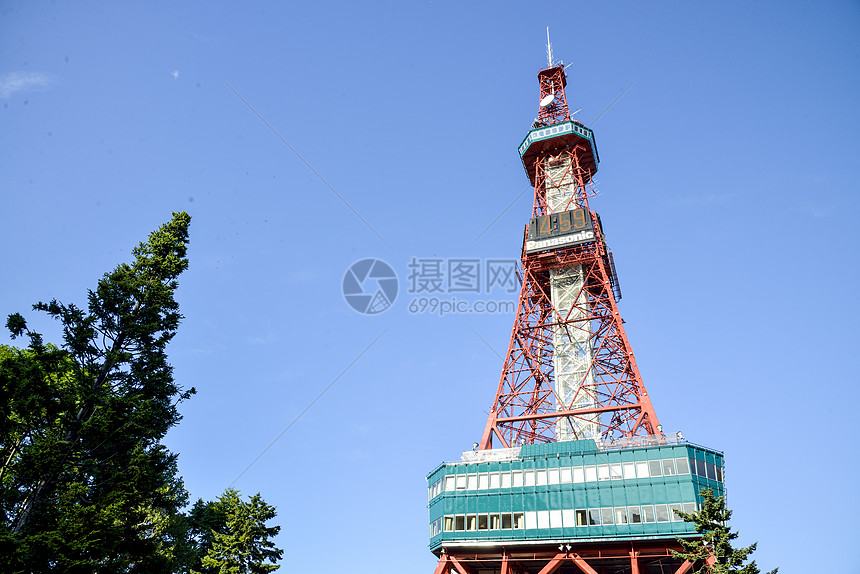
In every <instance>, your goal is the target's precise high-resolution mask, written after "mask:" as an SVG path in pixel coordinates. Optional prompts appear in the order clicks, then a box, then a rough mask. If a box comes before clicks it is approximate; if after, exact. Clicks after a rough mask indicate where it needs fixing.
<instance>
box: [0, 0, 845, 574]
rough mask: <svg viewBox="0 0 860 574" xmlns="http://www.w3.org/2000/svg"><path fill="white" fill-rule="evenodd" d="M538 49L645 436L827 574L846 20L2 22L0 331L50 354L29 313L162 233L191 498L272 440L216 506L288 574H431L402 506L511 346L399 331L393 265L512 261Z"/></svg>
mask: <svg viewBox="0 0 860 574" xmlns="http://www.w3.org/2000/svg"><path fill="white" fill-rule="evenodd" d="M546 26H550V28H551V34H552V40H553V48H554V53H555V55H556V57H557V58H560V59H563V60H564V61H565V62H566V63H570V62H573V65H572V66H571V67H570V68H568V78H569V83H568V88H567V98H568V102H569V103H570V105H571V107H572V109H574V110H575V109H580V108H581V110H582V111H581V112H579V114H578V116H577V117H578V118H580V119H581V120H582V121H583V122H584V123H585V124H586V125H589V126H590V127H592V128H593V129H594V131H595V134H596V139H597V145H598V149H599V152H600V157H601V163H600V170H599V172H598V177H597V188H598V189H599V191H600V194H599V196H598V197H597V198H595V200H594V201H593V202H592V206H593V207H594V208H595V209H596V210H597V211H599V212H600V214H601V217H602V221H603V223H604V226H605V228H606V230H607V236H608V241H609V244H610V246H611V247H612V249H613V251H614V253H615V259H616V263H617V267H618V273H619V277H620V283H621V287H622V291H623V293H624V298H623V300H622V301H621V304H620V309H621V313H622V315H623V316H624V318H625V320H626V328H627V334H628V336H629V338H630V341H631V344H632V345H633V349H634V351H635V353H636V357H637V362H638V364H639V367H640V370H641V371H642V374H643V378H644V381H645V385H646V387H647V388H648V390H649V393H650V395H651V398H652V401H653V403H654V406H655V409H656V410H657V414H658V415H659V417H660V419H661V422H662V424H663V426H664V427H665V429H667V430H668V431H670V432H674V431H675V430H682V431H683V433H684V434H685V436H686V437H687V438H689V439H690V440H691V441H693V442H696V443H699V444H704V445H706V446H709V447H712V448H716V449H720V450H722V451H724V452H725V455H726V464H727V466H726V479H727V487H728V497H729V505H730V507H731V508H733V510H734V512H735V514H734V519H733V523H734V526H735V528H737V529H738V530H739V531H740V532H741V538H740V542H742V543H750V542H752V541H754V540H758V541H759V550H758V551H757V552H756V555H755V556H756V558H757V561H758V563H759V564H760V565H761V566H762V567H765V568H772V567H774V566H777V565H778V566H780V567H781V570H780V571H781V572H785V573H790V572H809V571H830V570H834V571H835V570H837V569H840V568H839V566H837V565H840V566H841V565H842V564H844V563H846V562H847V561H848V559H849V558H848V557H849V549H850V548H852V547H853V545H854V543H855V542H856V537H857V534H858V533H860V528H858V520H857V516H858V510H860V508H858V507H860V504H858V493H857V489H856V488H851V489H850V490H848V489H845V486H846V485H848V484H853V483H854V482H856V480H854V478H853V477H855V476H856V475H857V473H858V472H860V464H858V461H857V448H856V445H855V441H854V440H853V434H854V431H855V427H856V424H855V423H854V420H856V419H855V418H854V417H855V416H856V414H855V413H854V411H855V409H854V408H852V405H853V404H854V403H856V401H857V400H858V399H860V396H858V395H860V393H858V385H857V383H858V380H857V375H856V369H854V368H853V367H852V366H851V362H850V361H851V357H852V356H854V355H855V354H856V347H857V342H858V341H857V336H856V329H855V325H856V322H857V320H858V304H857V296H856V294H855V290H856V288H855V285H856V283H857V280H858V274H857V270H856V265H857V255H856V251H857V248H858V231H857V229H858V225H857V223H856V219H857V217H858V187H860V186H858V183H860V176H858V173H860V169H858V168H860V165H858V164H860V159H858V158H860V153H858V152H860V149H858V148H860V146H858V143H857V137H856V134H857V133H860V115H858V113H857V102H858V101H859V100H860V79H859V78H858V70H860V35H858V34H857V30H858V26H860V5H858V3H857V2H839V1H834V2H829V3H822V4H821V5H814V4H812V3H803V2H760V3H747V2H728V3H726V2H723V3H682V2H660V3H638V2H616V3H612V4H611V5H610V4H608V3H607V4H605V5H603V4H597V3H590V4H586V3H584V2H568V3H553V4H543V5H540V6H536V5H530V4H528V3H513V2H500V3H486V2H485V3H468V4H466V3H463V4H455V3H449V2H424V3H402V2H401V3H395V2H392V3H386V4H383V3H342V2H317V3H314V4H313V5H311V4H310V3H301V4H297V3H270V2H249V3H242V4H239V3H203V2H199V3H185V4H183V5H182V6H179V5H177V4H176V3H168V2H150V3H146V4H142V3H132V2H119V3H111V4H102V3H74V4H73V3H70V2H52V3H47V2H4V3H3V4H2V5H0V165H2V170H0V174H2V175H1V176H2V187H1V188H0V189H2V205H3V209H2V210H0V239H1V240H2V245H3V247H4V248H3V250H2V255H0V262H2V268H3V269H4V270H6V271H5V273H4V276H5V280H4V281H2V282H0V314H2V315H7V314H8V313H11V312H15V311H22V312H23V311H26V312H27V313H26V315H27V316H28V318H29V319H30V320H31V322H32V323H33V324H35V325H38V326H40V327H41V328H42V329H43V330H44V331H45V332H46V333H55V330H52V327H51V326H50V325H47V324H45V323H44V321H40V320H39V319H38V318H37V316H36V315H34V313H32V312H30V311H29V306H30V305H31V304H32V303H34V302H35V301H38V300H45V299H50V298H53V297H56V298H59V299H61V300H63V301H66V302H77V303H83V302H84V301H85V293H86V289H87V288H90V287H94V286H95V283H96V281H97V279H98V277H99V276H100V275H101V274H102V273H104V272H105V271H108V270H110V269H112V268H113V267H114V266H115V265H116V264H117V263H119V262H120V261H124V260H128V258H129V257H130V255H129V252H130V250H131V248H132V247H133V246H134V245H135V244H136V243H137V242H138V241H140V240H142V239H144V238H145V237H146V234H147V233H148V232H149V231H150V230H152V229H154V228H156V227H157V226H158V225H159V224H160V223H162V222H164V221H166V220H167V219H168V218H169V217H170V213H171V211H177V210H187V211H188V212H189V213H191V214H192V216H193V218H194V219H193V223H192V243H191V247H190V250H189V256H190V259H191V267H190V269H189V270H188V272H187V273H186V274H185V275H184V276H183V277H182V284H181V287H180V290H179V293H178V298H179V301H180V304H181V306H182V311H183V313H184V315H185V320H184V323H183V326H182V327H181V329H180V332H179V334H178V336H177V337H176V339H175V340H174V342H173V343H172V345H171V348H170V354H171V360H172V362H173V364H174V365H175V369H176V377H177V379H178V380H179V381H180V382H181V383H182V384H183V385H184V386H186V387H191V386H195V387H197V389H198V390H199V393H198V395H196V396H195V397H194V398H193V399H192V400H191V401H189V402H188V403H186V404H184V405H183V407H182V412H183V414H184V416H185V418H184V420H183V422H182V423H181V425H180V426H179V427H177V428H176V429H174V430H173V431H172V432H171V433H170V434H169V435H168V437H167V443H168V446H169V447H170V448H171V449H172V450H174V451H176V452H178V453H180V470H181V473H182V475H183V476H184V478H185V481H186V484H187V486H188V488H189V490H190V491H191V493H192V496H194V497H202V498H206V499H208V498H213V497H215V496H217V495H218V494H219V493H221V492H222V491H223V490H224V488H226V487H227V486H228V485H230V484H231V483H233V481H234V480H235V479H236V478H237V476H239V475H240V473H242V472H243V469H245V468H246V467H247V466H248V465H249V464H250V463H251V462H252V461H254V459H255V458H256V457H257V456H258V455H259V454H260V453H261V452H262V451H263V449H265V448H266V447H267V445H270V443H271V442H272V441H273V439H275V438H276V437H278V436H279V435H280V434H281V433H282V431H284V429H285V428H287V427H288V425H290V424H292V426H290V427H289V429H288V430H287V431H286V432H285V433H283V435H282V436H281V438H280V440H278V441H277V442H275V443H274V445H272V446H271V448H270V449H269V450H268V451H267V452H266V453H265V454H264V455H263V456H262V457H260V458H259V459H258V460H257V461H256V462H255V463H254V464H253V465H252V466H251V467H250V469H248V470H247V472H244V474H242V475H241V477H240V478H239V480H238V481H237V482H236V483H235V486H237V487H238V488H240V489H241V490H242V491H243V492H245V493H253V492H257V491H259V492H261V493H262V494H263V496H264V498H265V499H266V500H267V501H269V502H270V503H272V504H275V505H276V506H277V507H278V510H279V516H280V518H279V521H280V524H281V525H282V526H283V529H282V531H281V534H280V537H279V544H280V546H281V547H282V548H284V550H285V565H286V564H288V566H285V571H286V570H295V571H303V570H308V571H315V570H317V569H318V568H319V566H317V564H318V563H319V562H320V561H324V560H326V559H328V557H329V556H331V554H332V553H333V552H337V555H338V557H341V558H342V557H345V556H350V557H352V558H354V559H355V562H354V564H355V567H354V569H353V571H355V572H374V573H375V574H379V573H387V572H392V573H393V572H398V573H399V572H404V571H409V572H432V569H433V567H434V564H435V560H434V558H433V556H432V555H431V554H430V553H429V552H428V551H427V542H428V539H427V532H428V529H427V510H426V500H427V499H426V489H425V488H426V483H425V479H424V477H425V475H426V473H427V472H428V471H430V470H431V469H432V468H434V467H435V466H436V465H437V464H438V463H439V462H441V461H443V460H455V459H458V458H459V455H460V452H461V451H463V450H467V449H469V448H470V447H471V445H472V443H473V442H474V441H476V440H478V438H479V436H480V433H481V431H482V430H483V427H484V423H485V421H486V411H487V409H488V408H489V406H490V404H491V403H492V400H493V394H494V392H495V388H496V385H497V383H498V377H499V371H500V368H501V359H500V358H499V356H500V355H502V354H504V351H505V348H506V345H507V341H508V338H509V337H510V330H511V324H512V320H513V314H512V313H505V312H495V313H490V312H485V313H451V314H448V315H446V316H439V314H438V313H435V314H434V313H429V312H424V313H410V311H409V304H410V303H413V302H417V301H418V299H419V298H420V296H421V294H420V293H409V292H408V290H409V287H410V282H409V280H408V275H409V272H410V270H409V263H410V261H412V260H413V258H416V259H437V260H442V261H443V262H446V263H448V262H449V261H450V260H451V259H453V258H464V259H478V260H480V261H486V260H488V259H511V258H516V257H518V255H519V250H520V246H521V243H520V242H521V237H522V228H523V225H524V224H525V223H526V222H527V219H528V216H529V209H530V205H531V193H530V191H526V192H525V193H523V191H524V190H526V188H527V186H528V181H527V179H526V177H525V174H524V171H523V169H522V166H521V164H520V163H519V157H518V155H517V151H516V150H517V146H518V145H519V143H520V142H521V141H522V138H523V137H524V136H525V134H526V132H527V130H528V128H529V125H530V123H531V121H532V119H533V117H534V116H535V115H536V113H537V99H538V85H537V79H536V74H537V71H538V69H539V68H540V67H541V66H543V65H545V53H544V42H545V28H546ZM631 84H632V85H631ZM231 87H232V89H231ZM628 87H629V89H628ZM625 90H626V91H625ZM622 93H623V96H622V97H621V98H620V99H618V100H617V101H615V103H614V104H613V105H611V107H609V109H608V110H606V108H607V106H609V105H610V104H611V103H612V102H613V100H615V99H616V98H617V97H618V96H619V94H622ZM237 94H238V96H237ZM239 96H241V98H240V97H239ZM242 99H244V100H245V101H244V102H243V101H242ZM245 102H247V103H245ZM252 108H253V109H252ZM604 110H605V113H602V112H604ZM601 113H602V115H601ZM598 116H599V119H598V120H597V121H596V122H595V121H594V120H595V118H598ZM260 118H262V119H263V120H264V121H261V119H260ZM264 122H265V123H264ZM267 124H268V126H267ZM269 126H271V128H270V127H269ZM275 132H276V133H275ZM285 144H286V145H285ZM291 148H292V149H291ZM309 166H310V168H309ZM338 195H339V196H340V197H342V198H343V200H344V201H342V200H341V199H339V197H338ZM347 204H348V206H347ZM511 204H512V205H511ZM509 205H510V208H509V209H507V210H506V208H507V207H508V206H509ZM350 206H351V207H350ZM355 212H357V213H358V214H360V216H361V218H363V219H364V220H365V221H366V222H367V224H365V223H364V222H363V221H362V220H361V219H360V218H359V217H357V216H356V214H355ZM491 223H492V225H490V224H491ZM488 226H489V228H488ZM368 257H374V258H380V259H383V260H385V261H386V262H388V263H389V264H390V265H391V267H392V268H393V269H394V270H395V271H396V273H397V274H398V276H399V278H400V292H399V295H398V298H397V300H396V301H395V303H394V305H393V306H392V307H391V308H390V309H388V310H387V311H385V312H384V313H380V314H377V315H373V316H367V315H361V314H359V313H356V312H355V311H353V310H352V309H351V308H350V307H349V306H348V305H347V304H346V302H345V301H344V298H343V296H342V293H341V282H342V279H343V277H344V274H345V272H346V270H347V268H348V267H349V266H350V265H351V264H352V263H353V262H355V261H357V260H360V259H363V258H368ZM424 295H426V294H424ZM452 297H456V298H458V299H459V300H466V301H469V302H470V303H471V302H473V301H475V300H482V301H491V302H495V303H498V302H505V301H515V297H516V295H515V294H510V293H507V292H505V291H504V290H500V289H494V290H491V292H487V293H481V294H477V295H472V296H470V295H460V294H455V293H448V292H446V293H444V294H443V298H444V299H446V300H449V299H451V298H452ZM413 308H414V307H413ZM8 342H9V340H8V336H7V335H6V334H5V333H4V334H2V335H0V343H8ZM371 343H372V344H371ZM368 346H369V348H368ZM362 353H363V354H362ZM357 357H358V360H356V358H357ZM350 365H351V366H350ZM344 371H345V372H344ZM333 382H334V384H332V383H333ZM330 385H331V386H330ZM327 388H328V391H327V392H325V394H323V395H322V396H321V397H320V396H319V395H320V393H321V392H322V391H324V390H325V389H327ZM315 399H316V402H313V401H315ZM312 402H313V404H312V406H311V407H310V408H309V409H307V411H306V412H304V414H303V415H302V416H300V417H299V418H298V420H295V419H296V417H297V416H298V415H300V414H301V413H302V412H303V411H304V410H305V409H306V407H308V405H310V404H311V403H312ZM840 488H841V489H844V490H838V489H840ZM823 549H826V550H823ZM392 554H393V557H392ZM813 565H814V566H813Z"/></svg>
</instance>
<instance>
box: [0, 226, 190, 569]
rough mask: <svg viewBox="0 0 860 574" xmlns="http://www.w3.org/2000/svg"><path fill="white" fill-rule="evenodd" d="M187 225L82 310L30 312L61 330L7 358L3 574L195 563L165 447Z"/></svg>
mask: <svg viewBox="0 0 860 574" xmlns="http://www.w3.org/2000/svg"><path fill="white" fill-rule="evenodd" d="M190 220H191V218H190V216H189V215H188V214H186V213H175V214H174V215H173V218H172V219H171V220H170V221H169V222H168V223H166V224H165V225H163V226H161V227H160V228H159V229H158V230H156V231H154V232H153V233H152V234H150V236H149V239H148V241H146V242H144V243H141V244H140V245H138V246H137V247H136V248H135V249H134V250H133V252H132V253H133V255H134V261H133V262H132V263H130V264H125V263H124V264H121V265H119V266H118V267H117V268H116V269H114V270H113V271H111V272H110V273H106V274H105V275H104V276H103V277H102V278H101V280H100V281H99V282H98V285H97V287H96V289H95V290H94V291H90V292H89V295H88V304H87V307H86V309H83V308H79V307H77V306H75V305H73V304H64V303H60V302H58V301H56V300H52V301H50V302H47V303H44V302H39V303H37V304H35V305H34V306H33V308H34V309H35V310H37V311H42V312H44V313H47V314H48V315H49V316H50V317H52V318H53V319H55V320H57V321H58V322H59V323H60V325H61V326H62V329H63V337H62V343H61V344H60V345H59V346H53V345H50V344H45V343H44V342H43V340H42V336H41V335H40V334H38V333H35V332H32V331H30V330H29V329H28V327H27V322H26V320H25V319H24V317H23V316H21V315H20V314H17V313H15V314H12V315H10V316H9V318H8V321H7V323H6V326H7V327H8V329H9V331H10V333H11V334H12V336H13V338H15V337H24V336H26V337H28V339H29V345H28V347H27V348H26V349H23V350H18V349H12V348H9V347H2V348H0V409H2V411H3V412H2V416H0V465H2V466H0V570H3V571H6V572H16V571H27V572H47V571H62V572H92V571H95V570H98V571H100V572H171V571H173V570H174V569H176V568H181V567H182V563H183V561H189V560H190V559H191V558H190V555H191V554H192V553H193V549H191V548H189V547H188V543H187V528H188V526H187V523H186V522H187V521H186V518H185V517H184V516H183V515H182V514H181V512H180V509H181V508H182V507H184V506H185V504H186V503H187V492H186V491H185V488H184V485H183V483H182V479H181V478H180V477H179V476H178V475H177V468H176V457H175V455H173V454H172V453H170V452H169V451H168V450H167V449H166V448H165V447H164V446H163V445H162V444H161V443H160V441H161V439H162V438H163V437H164V435H165V434H166V433H167V431H168V430H169V429H170V428H171V427H172V426H174V425H176V424H177V423H178V422H179V420H180V418H181V417H180V415H179V412H178V410H177V404H178V403H179V402H180V401H182V400H184V399H187V398H188V397H189V396H190V394H192V393H193V392H194V389H191V390H190V391H187V392H184V391H182V390H181V389H180V388H179V387H178V386H177V384H176V383H175V382H174V380H173V372H172V367H171V366H170V365H169V363H168V361H167V355H166V351H165V349H166V346H167V344H168V343H169V342H170V340H171V339H172V338H173V336H174V335H175V333H176V329H177V328H178V326H179V322H180V319H181V315H180V314H179V307H178V305H177V303H176V301H175V300H174V297H173V293H174V291H175V290H176V287H177V278H178V276H179V275H180V274H181V273H182V271H184V270H185V269H186V268H187V266H188V261H187V259H186V245H187V242H188V226H189V223H190Z"/></svg>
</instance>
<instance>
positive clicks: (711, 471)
mask: <svg viewBox="0 0 860 574" xmlns="http://www.w3.org/2000/svg"><path fill="white" fill-rule="evenodd" d="M705 467H707V469H708V478H710V479H711V480H717V467H716V466H715V465H714V463H712V462H707V463H705Z"/></svg>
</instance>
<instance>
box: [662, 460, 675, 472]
mask: <svg viewBox="0 0 860 574" xmlns="http://www.w3.org/2000/svg"><path fill="white" fill-rule="evenodd" d="M676 474H677V473H676V472H675V459H674V458H664V459H663V476H675V475H676Z"/></svg>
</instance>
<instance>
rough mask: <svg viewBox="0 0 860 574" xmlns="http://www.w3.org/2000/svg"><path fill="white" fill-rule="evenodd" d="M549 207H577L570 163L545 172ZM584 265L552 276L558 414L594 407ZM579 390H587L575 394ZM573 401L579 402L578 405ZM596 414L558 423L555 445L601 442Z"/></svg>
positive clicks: (565, 161) (552, 163) (551, 166)
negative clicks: (597, 440) (582, 441)
mask: <svg viewBox="0 0 860 574" xmlns="http://www.w3.org/2000/svg"><path fill="white" fill-rule="evenodd" d="M546 174H547V177H546V201H547V204H548V205H549V208H550V211H551V212H553V213H560V212H562V211H567V210H569V209H575V208H576V207H578V206H577V205H576V204H575V203H574V202H572V199H573V196H574V192H575V191H576V180H575V179H574V178H573V174H572V173H571V170H570V159H559V160H549V163H548V164H547V167H546ZM582 285H583V273H582V266H581V265H574V266H572V267H567V268H564V269H556V270H553V271H551V272H550V290H551V292H550V298H551V300H552V304H553V307H555V310H556V313H557V315H556V317H555V320H556V322H559V323H561V324H560V325H557V326H556V327H555V329H554V330H553V367H554V371H555V392H556V395H558V398H559V403H558V404H557V405H556V409H557V410H567V409H586V408H591V407H594V406H596V404H595V402H594V399H593V398H592V396H591V395H590V394H589V393H588V392H587V391H588V390H590V388H593V387H591V384H592V382H593V380H594V375H593V373H592V372H591V371H590V370H589V367H590V366H591V357H592V354H593V347H592V343H591V322H590V321H589V320H588V315H589V311H588V299H587V297H586V295H585V292H584V291H583V290H582ZM581 387H586V389H583V390H582V391H581V392H579V393H577V391H579V390H580V388H581ZM574 397H576V398H575V399H574ZM598 418H599V415H598V414H594V415H590V416H588V417H585V418H577V419H571V418H560V419H558V422H556V428H555V434H556V440H560V441H562V440H575V439H583V438H595V439H599V438H600V425H599V424H598Z"/></svg>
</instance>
